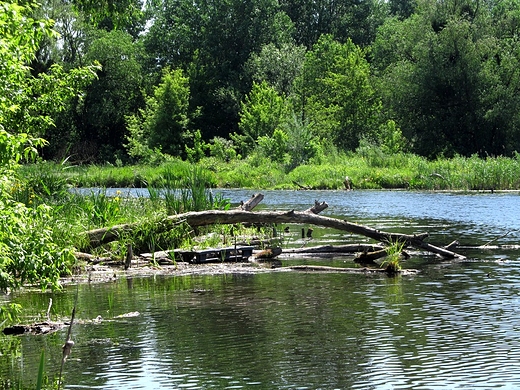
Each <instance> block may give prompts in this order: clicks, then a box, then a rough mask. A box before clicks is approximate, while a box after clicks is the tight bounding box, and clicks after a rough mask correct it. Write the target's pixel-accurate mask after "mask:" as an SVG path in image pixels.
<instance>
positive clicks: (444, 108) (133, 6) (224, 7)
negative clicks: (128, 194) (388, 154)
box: [32, 0, 520, 169]
mask: <svg viewBox="0 0 520 390" xmlns="http://www.w3.org/2000/svg"><path fill="white" fill-rule="evenodd" d="M34 12H35V13H36V12H39V14H41V15H50V16H52V18H54V19H55V20H56V25H55V28H56V30H57V31H58V32H59V33H60V36H59V37H57V36H54V37H50V38H47V39H45V40H42V41H41V44H40V46H39V50H38V52H37V56H36V58H35V59H34V60H33V61H32V66H33V73H34V72H38V73H40V74H45V75H49V74H52V72H53V71H54V69H55V68H54V66H56V64H59V65H61V66H62V67H63V68H64V69H74V68H75V67H77V66H80V65H84V64H88V63H91V62H92V61H93V60H97V61H99V62H100V63H101V65H102V66H103V68H102V70H100V71H98V79H96V80H95V81H94V82H93V83H92V84H91V85H90V86H89V87H88V88H87V90H86V92H85V94H84V96H82V97H81V98H75V99H73V100H71V101H68V103H67V105H66V107H64V108H65V109H64V110H62V111H61V112H59V113H53V115H52V119H53V120H54V122H55V123H56V126H55V127H52V128H49V127H47V128H46V130H45V132H43V131H42V132H41V134H40V136H44V138H46V139H47V140H49V141H50V143H49V145H48V146H47V147H46V148H45V149H44V150H43V153H44V157H45V158H48V159H57V160H60V159H63V158H66V157H69V156H71V158H72V161H75V162H80V163H86V162H89V163H92V162H94V163H104V162H111V163H115V162H118V163H122V164H125V163H135V162H150V161H164V159H165V158H168V156H173V157H180V158H183V159H186V158H193V156H194V155H193V153H192V152H193V151H194V150H195V151H196V153H195V155H196V156H199V157H202V156H204V155H213V154H212V153H216V154H214V156H215V157H218V156H220V157H223V158H226V159H229V158H247V157H248V156H250V155H253V154H257V155H261V156H263V157H267V158H270V159H274V160H275V161H278V162H280V161H285V162H286V163H287V164H286V166H287V169H292V168H294V167H296V166H298V165H300V164H302V163H308V162H310V161H315V160H313V158H314V157H316V156H317V155H319V153H320V150H321V151H323V150H330V148H335V149H336V150H337V151H338V152H340V153H342V152H349V151H354V150H356V148H358V147H359V146H360V143H362V144H366V143H369V144H371V145H375V146H378V147H381V148H383V149H384V148H389V149H392V148H395V147H396V146H397V147H398V149H399V150H400V151H407V152H412V153H416V154H419V155H422V156H425V157H428V158H432V159H434V158H437V157H440V156H444V157H452V156H456V155H462V156H466V157H469V156H471V155H474V154H477V155H479V156H480V157H487V156H499V155H503V156H512V155H513V152H514V151H518V150H520V116H519V112H520V110H519V109H518V107H519V105H520V101H519V97H518V96H520V94H518V90H519V88H520V77H518V69H519V66H518V64H519V61H520V42H519V38H518V36H519V35H518V30H519V26H520V18H519V17H518V12H519V11H518V4H517V2H515V1H511V0H493V1H489V2H485V3H482V2H481V1H479V0H462V1H458V0H457V1H455V0H447V1H442V2H441V1H435V0H417V1H408V0H392V1H386V2H382V1H379V0H363V1H356V2H349V1H345V2H337V1H330V0H326V1H319V2H312V1H302V0H289V1H287V0H283V1H282V0H262V1H259V0H251V1H247V2H244V1H238V0H222V1H209V2H208V1H200V2H197V1H196V2H193V1H186V0H155V1H151V2H141V1H139V0H122V1H119V0H118V1H116V0H107V1H104V2H101V3H99V4H98V3H97V2H96V3H95V2H90V1H84V0H75V1H72V2H67V3H62V2H56V1H53V0H46V1H44V2H43V4H42V8H41V9H40V10H39V11H34ZM168 95H171V96H168ZM163 108H164V110H165V112H164V113H160V111H161V110H163ZM171 115H174V116H171ZM165 121H166V122H165ZM174 123H175V125H174ZM35 125H38V124H35ZM302 134H303V136H304V138H303V140H304V141H305V142H311V144H312V146H311V148H310V149H311V150H307V151H305V152H302V153H304V154H305V156H301V155H298V153H300V152H299V151H295V146H296V145H297V144H298V143H300V142H301V141H302V139H301V136H302ZM298 137H300V138H298ZM223 143H224V144H225V145H226V150H228V152H227V153H225V156H223V155H222V153H221V149H222V148H220V146H219V145H222V144H223ZM215 145H216V146H215ZM141 146H142V148H141ZM140 149H141V150H140ZM230 149H232V150H233V151H232V152H231V151H229V150H230ZM190 153H191V154H190ZM154 154H156V155H155V157H153V155H154ZM199 157H197V158H199Z"/></svg>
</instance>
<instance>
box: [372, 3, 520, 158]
mask: <svg viewBox="0 0 520 390" xmlns="http://www.w3.org/2000/svg"><path fill="white" fill-rule="evenodd" d="M491 15H492V13H491V14H490V13H489V11H488V10H487V9H486V7H479V6H478V3H472V2H446V3H443V4H431V3H429V2H423V3H420V5H419V7H418V11H417V14H416V15H413V16H412V17H410V18H408V19H406V20H402V21H397V20H389V21H388V23H387V24H385V26H384V27H383V28H382V29H381V30H380V35H379V36H378V38H377V40H376V43H375V45H374V50H373V54H374V62H373V63H374V65H375V68H376V74H378V75H380V76H381V77H380V81H381V83H380V84H379V85H380V86H381V89H380V91H381V94H382V96H383V99H384V103H385V107H386V109H387V112H388V113H389V115H390V117H391V118H393V119H395V120H396V122H397V123H398V124H399V126H400V127H401V129H402V131H403V135H404V136H405V137H406V138H407V139H408V140H410V141H411V143H412V147H413V150H414V151H415V152H417V153H419V154H422V155H425V156H429V157H436V156H438V155H445V156H452V155H454V154H456V153H458V154H462V155H466V156H469V155H472V154H474V153H479V154H480V155H486V154H493V155H494V154H502V153H511V152H512V151H513V150H515V149H516V148H517V147H518V142H517V141H516V139H517V135H518V128H519V127H518V123H519V122H518V114H517V110H515V109H514V108H513V107H518V100H517V98H516V96H517V95H518V88H519V87H520V84H519V82H518V81H519V80H518V78H517V77H516V76H515V75H516V74H517V71H516V70H514V69H515V68H517V65H513V64H518V59H519V58H518V54H517V53H519V51H518V48H519V46H518V42H515V41H517V40H516V39H513V40H511V39H510V38H507V39H501V38H500V37H499V34H497V33H496V32H495V31H494V30H493V27H492V26H493V25H494V24H495V21H494V20H493V18H492V16H491Z"/></svg>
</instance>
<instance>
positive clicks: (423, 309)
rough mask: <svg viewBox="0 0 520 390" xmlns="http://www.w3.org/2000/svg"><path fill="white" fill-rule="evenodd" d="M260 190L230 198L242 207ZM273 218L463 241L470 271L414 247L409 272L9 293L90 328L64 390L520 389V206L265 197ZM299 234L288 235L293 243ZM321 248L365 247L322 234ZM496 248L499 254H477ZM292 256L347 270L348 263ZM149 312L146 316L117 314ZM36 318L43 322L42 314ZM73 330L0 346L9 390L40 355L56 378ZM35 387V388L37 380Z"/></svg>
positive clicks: (429, 198)
mask: <svg viewBox="0 0 520 390" xmlns="http://www.w3.org/2000/svg"><path fill="white" fill-rule="evenodd" d="M252 193H253V191H231V190H230V191H223V195H224V196H225V197H227V198H230V199H231V200H232V201H233V202H235V203H236V202H239V201H240V200H243V199H247V198H248V197H249V196H251V194H252ZM263 193H264V194H265V200H264V202H263V203H262V205H263V206H262V207H263V208H267V209H279V210H290V209H296V210H303V209H305V208H307V207H309V206H310V205H311V204H312V203H313V202H314V200H319V201H327V203H328V204H329V205H330V207H329V208H328V209H327V210H325V212H323V215H329V216H338V217H341V218H345V219H348V220H350V221H355V222H360V223H364V224H367V225H369V226H372V227H378V228H381V229H385V230H391V231H399V232H425V231H426V232H430V234H431V236H430V239H429V241H430V242H432V243H434V244H439V245H444V244H447V243H448V242H451V241H452V240H454V239H457V240H459V241H460V243H461V244H462V245H464V246H465V247H466V248H465V249H464V248H463V249H461V252H463V253H464V254H466V255H467V256H468V258H469V260H468V261H464V262H460V261H459V262H453V261H441V260H439V259H438V258H436V257H434V256H432V255H428V254H423V253H413V257H412V258H411V259H410V260H408V262H407V263H405V264H404V265H405V267H409V268H419V269H421V273H420V274H418V275H416V276H413V277H397V278H387V277H382V276H361V275H348V274H316V273H308V274H306V273H289V272H276V273H263V274H256V275H225V276H223V275H219V276H188V277H153V278H133V279H130V278H128V279H125V278H123V279H121V280H118V281H115V282H112V283H107V284H96V285H81V286H79V287H76V286H70V287H68V288H67V289H66V291H65V292H63V293H60V294H54V295H52V294H41V293H28V292H25V293H24V292H20V293H16V294H13V296H11V297H9V298H10V299H12V300H13V301H17V302H21V303H23V304H24V305H26V306H29V305H31V306H33V307H35V308H36V309H35V310H36V314H38V315H41V316H42V315H43V314H44V313H45V311H46V309H47V305H48V300H49V298H50V297H52V298H53V315H60V316H66V315H67V313H69V312H70V310H71V308H72V305H73V303H74V296H75V293H76V289H78V291H79V295H78V313H77V317H78V318H80V319H93V318H96V317H97V316H98V315H100V316H101V317H103V318H104V320H103V321H102V322H100V323H83V324H78V325H76V326H75V327H74V331H73V339H74V341H75V343H76V344H75V346H74V348H73V351H72V355H71V357H70V358H69V360H68V361H67V362H66V365H65V384H66V388H68V389H183V388H188V389H237V388H243V389H249V388H252V389H458V388H467V389H476V388H481V389H494V388H496V389H518V388H520V302H519V301H520V295H519V292H520V272H519V266H520V250H519V249H518V245H519V244H520V221H519V216H520V196H519V195H517V194H474V195H462V194H448V193H419V192H417V193H415V192H400V191H395V192H385V191H353V192H349V193H346V192H341V191H338V192H334V191H323V192H321V191H319V192H318V191H309V192H306V191H294V192H280V191H263ZM299 229H300V227H298V226H295V227H291V233H290V234H289V235H288V237H287V241H288V242H290V243H292V244H294V245H298V240H301V238H300V237H299V232H298V230H299ZM315 233H316V235H315V239H314V243H315V244H318V243H324V242H332V243H339V242H341V243H344V242H359V241H365V239H364V238H363V237H357V236H351V235H349V234H345V233H344V232H336V231H330V230H325V229H316V230H315ZM491 241H492V245H494V247H493V249H489V250H475V249H471V248H467V247H470V246H475V245H482V244H486V243H489V242H491ZM293 262H308V263H314V264H316V263H319V264H323V265H335V266H342V265H344V266H352V265H353V262H352V258H351V257H337V258H321V259H302V258H297V259H296V258H295V259H292V258H289V259H286V260H284V263H285V264H290V263H293ZM134 311H138V312H139V313H140V315H139V316H137V317H130V318H116V317H117V316H118V315H121V314H124V313H129V312H134ZM28 314H31V315H32V317H31V319H34V315H35V313H34V312H33V313H28ZM65 337H66V331H65V330H64V331H62V332H58V333H55V334H53V335H49V336H39V337H35V336H25V337H16V338H14V337H2V338H1V342H2V346H1V347H0V351H1V352H2V356H0V375H1V377H2V378H3V381H2V382H1V383H2V385H3V387H4V388H11V387H12V386H13V385H14V384H17V383H20V382H23V383H24V385H25V386H26V387H27V388H30V387H31V383H34V381H35V379H36V371H37V369H36V367H37V363H38V360H39V356H40V353H41V350H42V349H45V351H46V356H47V367H46V368H47V372H48V374H49V375H51V376H52V375H55V373H57V372H59V362H60V356H61V345H62V344H63V340H64V339H65ZM33 388H34V386H33Z"/></svg>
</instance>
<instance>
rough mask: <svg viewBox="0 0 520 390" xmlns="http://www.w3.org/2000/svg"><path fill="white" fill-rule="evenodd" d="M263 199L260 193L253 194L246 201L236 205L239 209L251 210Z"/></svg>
mask: <svg viewBox="0 0 520 390" xmlns="http://www.w3.org/2000/svg"><path fill="white" fill-rule="evenodd" d="M262 200H264V195H262V194H254V195H253V196H252V197H251V198H249V200H248V201H247V202H245V203H244V202H240V206H238V207H237V209H239V210H244V211H251V210H253V209H254V208H255V207H256V206H257V205H258V203H260V202H261V201H262Z"/></svg>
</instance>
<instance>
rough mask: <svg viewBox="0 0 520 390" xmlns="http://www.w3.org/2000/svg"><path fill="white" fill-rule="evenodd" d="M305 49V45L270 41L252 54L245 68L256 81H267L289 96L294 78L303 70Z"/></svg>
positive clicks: (279, 91) (280, 92) (282, 93)
mask: <svg viewBox="0 0 520 390" xmlns="http://www.w3.org/2000/svg"><path fill="white" fill-rule="evenodd" d="M305 51H306V50H305V48H304V47H303V46H297V45H295V44H294V43H284V44H282V45H281V46H280V47H278V46H276V45H275V44H274V43H268V44H267V45H265V46H263V47H262V49H261V50H260V52H259V53H256V52H253V53H252V54H251V57H250V58H249V59H248V61H247V63H246V65H245V69H246V72H247V73H248V74H250V75H251V78H252V79H253V81H254V82H256V83H258V84H259V83H261V82H263V81H266V82H267V83H268V84H269V85H271V86H272V87H274V88H275V89H276V91H277V92H278V93H279V94H281V95H283V96H289V95H290V94H291V92H292V86H293V84H294V80H295V79H296V77H297V76H298V75H299V74H300V72H301V69H302V66H303V61H304V59H305Z"/></svg>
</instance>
